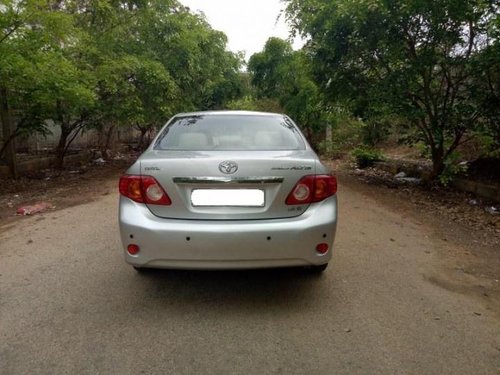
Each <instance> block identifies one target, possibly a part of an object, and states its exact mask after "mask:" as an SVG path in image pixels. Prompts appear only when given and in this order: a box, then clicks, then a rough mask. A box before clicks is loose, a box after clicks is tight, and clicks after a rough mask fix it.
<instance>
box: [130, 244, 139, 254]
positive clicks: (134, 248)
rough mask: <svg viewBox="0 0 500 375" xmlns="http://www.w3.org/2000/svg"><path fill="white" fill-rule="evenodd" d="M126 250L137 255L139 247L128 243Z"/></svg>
mask: <svg viewBox="0 0 500 375" xmlns="http://www.w3.org/2000/svg"><path fill="white" fill-rule="evenodd" d="M127 251H128V253H129V254H130V255H137V253H139V251H140V249H139V246H137V245H135V244H130V245H128V246H127Z"/></svg>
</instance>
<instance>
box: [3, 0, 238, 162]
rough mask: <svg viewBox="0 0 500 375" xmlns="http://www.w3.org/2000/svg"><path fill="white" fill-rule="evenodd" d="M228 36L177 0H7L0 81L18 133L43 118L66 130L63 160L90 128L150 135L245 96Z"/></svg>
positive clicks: (40, 125)
mask: <svg viewBox="0 0 500 375" xmlns="http://www.w3.org/2000/svg"><path fill="white" fill-rule="evenodd" d="M226 42H227V38H226V36H225V35H224V34H223V33H221V32H219V31H216V30H213V29H212V28H211V27H210V25H209V24H208V23H207V21H206V19H205V18H204V16H202V15H198V14H193V13H191V12H189V10H188V8H185V7H184V6H182V5H181V4H180V3H178V2H177V1H176V0H152V1H147V2H144V1H137V0H135V1H134V0H131V1H119V2H117V1H114V0H99V1H76V0H63V1H56V2H47V1H45V0H30V1H14V0H5V1H4V2H2V5H1V6H0V57H1V60H2V64H0V88H2V89H6V91H5V92H7V93H8V101H9V104H10V106H11V108H12V109H13V111H15V113H16V119H17V120H18V121H17V125H18V126H17V130H16V132H17V133H16V135H18V134H31V133H33V132H42V133H44V132H46V130H47V129H46V126H45V123H46V120H52V121H53V122H54V123H55V124H57V125H58V126H59V127H60V128H61V138H60V140H59V145H58V147H57V154H58V156H59V158H60V163H61V165H62V159H63V157H64V154H65V152H66V150H67V149H68V147H69V146H70V144H71V142H72V141H73V140H74V139H75V137H76V136H77V135H78V134H79V133H80V132H81V131H83V130H85V129H88V128H92V127H93V128H98V129H101V128H103V127H111V128H113V127H114V126H128V127H130V126H134V127H137V128H139V129H140V130H141V132H143V131H144V132H147V131H149V129H152V128H155V127H158V126H161V125H163V124H164V123H165V122H166V120H167V119H168V117H169V116H171V115H172V114H174V113H176V112H181V111H188V110H195V109H196V110H202V109H213V108H224V107H225V106H226V103H228V102H229V101H231V100H234V99H236V98H238V97H239V96H240V95H241V93H242V90H243V85H244V81H243V80H242V77H241V75H240V71H239V70H240V67H241V65H242V56H241V55H238V54H234V53H231V52H228V51H227V50H226ZM0 146H1V145H0ZM0 149H1V147H0Z"/></svg>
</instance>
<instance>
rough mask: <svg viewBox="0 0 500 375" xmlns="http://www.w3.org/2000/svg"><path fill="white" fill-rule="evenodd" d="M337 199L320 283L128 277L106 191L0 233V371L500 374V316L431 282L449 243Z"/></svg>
mask: <svg viewBox="0 0 500 375" xmlns="http://www.w3.org/2000/svg"><path fill="white" fill-rule="evenodd" d="M339 200H340V223H339V227H338V235H337V241H336V244H335V252H336V253H335V255H334V262H333V263H332V264H331V266H330V267H329V268H328V269H327V271H326V272H325V273H324V274H323V275H321V276H311V275H308V274H307V273H305V272H303V271H301V270H267V271H244V272H193V271H157V272H156V271H155V272H152V273H150V274H147V275H141V274H137V273H136V272H135V271H134V270H133V269H132V268H131V267H129V266H127V265H126V264H125V263H124V261H123V259H122V253H121V246H120V242H119V238H118V228H117V217H116V211H117V196H116V195H115V193H114V192H113V193H112V194H109V195H106V196H102V197H100V198H99V199H98V200H97V201H94V202H91V203H88V204H84V205H79V206H75V207H71V208H66V209H63V210H59V211H53V212H49V213H46V214H43V215H41V216H40V215H39V216H34V217H30V218H25V219H24V218H23V219H22V220H19V221H15V222H13V223H11V224H9V225H8V226H5V225H4V226H3V227H0V373H1V374H38V373H40V374H60V373H71V374H76V373H78V374H96V373H102V374H106V373H116V374H137V373H146V374H148V373H159V374H163V373H175V374H205V373H207V374H236V373H242V374H267V373H283V374H305V373H307V374H332V373H362V374H365V373H384V374H387V373H404V374H422V373H425V374H500V313H499V312H497V311H492V310H491V309H488V308H487V306H485V305H484V304H482V303H481V302H480V301H478V300H477V299H476V298H473V297H471V296H469V295H467V294H464V293H460V292H457V291H456V290H455V291H454V290H452V289H453V288H443V287H442V285H439V283H437V282H435V280H436V277H437V276H438V275H439V274H440V272H441V270H440V268H439V267H440V264H441V259H440V255H439V254H440V253H441V252H443V251H445V250H446V249H445V248H444V247H443V246H447V247H448V248H452V247H453V246H455V245H456V244H453V243H447V244H444V245H443V244H442V243H441V242H439V241H437V240H436V239H435V238H434V236H433V228H431V227H429V226H426V225H425V224H422V223H420V222H418V221H417V220H416V219H413V218H411V217H408V216H405V215H404V214H402V213H400V212H398V211H397V210H392V209H390V208H388V207H387V206H384V205H382V204H380V203H377V201H375V200H374V199H373V198H372V197H370V196H368V195H366V194H363V193H360V192H356V191H354V190H352V189H350V188H348V187H347V186H340V192H339ZM457 246H458V245H457ZM433 280H434V281H433Z"/></svg>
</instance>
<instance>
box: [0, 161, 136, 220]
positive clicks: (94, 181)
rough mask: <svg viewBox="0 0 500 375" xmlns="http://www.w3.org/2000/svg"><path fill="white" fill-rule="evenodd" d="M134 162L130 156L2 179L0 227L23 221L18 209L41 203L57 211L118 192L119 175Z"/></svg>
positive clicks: (0, 185) (0, 183)
mask: <svg viewBox="0 0 500 375" xmlns="http://www.w3.org/2000/svg"><path fill="white" fill-rule="evenodd" d="M133 160H135V156H134V155H129V156H126V157H123V158H121V159H118V160H110V161H106V162H104V163H100V164H88V165H84V166H81V167H74V168H68V169H66V170H63V171H54V170H45V171H41V172H38V173H37V174H35V175H32V176H30V177H23V178H20V179H18V180H13V179H0V207H1V209H0V224H9V223H12V222H15V221H17V220H20V219H22V216H19V215H16V210H17V209H18V208H19V207H22V206H26V205H32V204H36V203H39V202H46V203H49V204H50V205H51V206H52V208H51V209H50V210H57V209H61V208H65V207H70V206H76V205H79V204H84V203H87V202H91V201H94V200H95V199H97V198H98V197H100V196H102V195H108V194H110V193H111V192H112V191H114V190H115V189H118V179H119V177H120V175H121V174H122V173H123V172H125V171H126V170H127V168H128V167H129V166H130V165H131V164H132V163H133Z"/></svg>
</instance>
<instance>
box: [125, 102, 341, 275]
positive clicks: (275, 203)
mask: <svg viewBox="0 0 500 375" xmlns="http://www.w3.org/2000/svg"><path fill="white" fill-rule="evenodd" d="M119 189H120V208H119V222H120V232H121V240H122V243H123V246H124V250H125V260H126V261H127V262H128V263H129V264H131V265H132V266H134V268H136V269H137V270H139V271H141V270H144V269H147V268H184V269H241V268H265V267H292V266H306V267H308V268H309V269H311V270H313V271H318V272H319V271H323V270H325V268H326V266H327V265H328V262H329V261H330V259H331V257H332V246H333V241H334V238H335V230H336V224H337V198H336V192H337V180H336V178H335V177H334V176H332V175H331V174H330V172H329V170H328V168H326V167H325V166H324V165H323V164H321V162H320V160H319V159H318V157H317V155H316V154H315V153H314V151H313V150H312V149H311V147H310V146H309V144H308V143H307V141H306V140H305V138H304V136H303V135H302V133H301V132H300V130H299V129H298V127H297V126H296V125H295V124H294V122H293V121H292V120H291V119H290V118H289V117H287V116H285V115H281V114H274V113H260V112H242V111H220V112H215V111H214V112H194V113H183V114H179V115H176V116H174V117H173V118H172V119H171V120H170V121H169V122H168V123H167V124H166V125H165V126H164V127H163V129H162V130H161V131H160V132H159V133H158V136H157V137H156V138H155V139H154V141H153V142H152V144H151V145H150V147H149V148H148V149H147V150H146V151H145V152H144V153H143V154H142V155H141V157H140V158H139V159H138V160H137V161H136V162H135V163H134V164H133V165H132V166H131V167H130V168H129V169H128V171H127V172H126V174H125V175H123V176H122V177H121V179H120V186H119Z"/></svg>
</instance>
